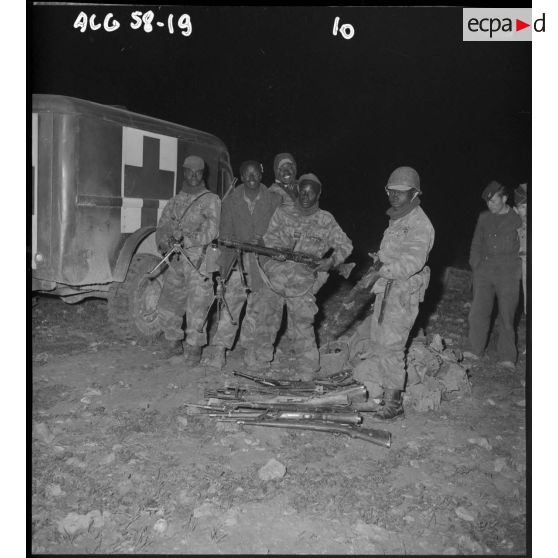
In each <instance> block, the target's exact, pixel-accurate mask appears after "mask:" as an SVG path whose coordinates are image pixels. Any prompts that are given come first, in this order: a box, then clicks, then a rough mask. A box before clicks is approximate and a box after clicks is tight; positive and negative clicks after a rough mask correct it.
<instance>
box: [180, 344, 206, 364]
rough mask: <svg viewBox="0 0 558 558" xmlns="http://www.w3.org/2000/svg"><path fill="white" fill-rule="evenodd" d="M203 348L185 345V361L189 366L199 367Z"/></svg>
mask: <svg viewBox="0 0 558 558" xmlns="http://www.w3.org/2000/svg"><path fill="white" fill-rule="evenodd" d="M201 350H202V348H201V347H196V346H194V345H188V343H184V360H185V361H186V364H187V365H188V366H198V364H199V363H200V358H201Z"/></svg>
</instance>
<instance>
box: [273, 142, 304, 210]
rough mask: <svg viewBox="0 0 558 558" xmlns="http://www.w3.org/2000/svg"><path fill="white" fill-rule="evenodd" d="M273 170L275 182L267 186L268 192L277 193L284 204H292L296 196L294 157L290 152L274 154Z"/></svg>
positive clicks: (296, 184)
mask: <svg viewBox="0 0 558 558" xmlns="http://www.w3.org/2000/svg"><path fill="white" fill-rule="evenodd" d="M273 171H274V173H275V182H274V183H273V184H272V185H271V186H270V187H269V190H270V192H275V193H277V194H279V195H280V196H281V199H282V200H283V203H284V204H286V205H294V203H295V200H296V198H297V196H298V183H297V181H296V161H295V158H294V157H293V156H292V155H291V154H290V153H279V154H277V155H275V159H274V160H273Z"/></svg>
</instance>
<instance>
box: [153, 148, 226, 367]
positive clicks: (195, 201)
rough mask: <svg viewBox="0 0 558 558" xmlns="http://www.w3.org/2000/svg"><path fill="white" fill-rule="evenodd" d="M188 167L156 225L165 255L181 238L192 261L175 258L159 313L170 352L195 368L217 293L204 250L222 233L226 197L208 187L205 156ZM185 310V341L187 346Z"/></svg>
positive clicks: (192, 159)
mask: <svg viewBox="0 0 558 558" xmlns="http://www.w3.org/2000/svg"><path fill="white" fill-rule="evenodd" d="M183 169H184V180H183V182H182V190H181V191H180V192H179V193H178V194H177V195H176V196H175V197H174V198H172V199H171V200H169V202H168V204H167V205H166V206H165V208H164V210H163V213H162V214H161V218H160V219H159V224H158V226H157V233H156V241H157V247H158V249H159V251H160V252H161V253H162V254H165V253H166V252H168V251H169V249H170V248H171V247H172V246H173V244H174V243H175V242H176V241H177V240H178V241H180V242H181V243H182V246H183V249H184V251H185V253H186V255H187V256H188V259H185V258H184V257H183V256H179V257H177V255H173V256H172V257H171V261H170V265H169V269H168V271H167V273H166V276H165V282H164V285H163V289H162V291H161V297H160V299H159V306H158V311H159V319H160V322H161V326H162V328H163V330H164V335H165V340H166V341H167V351H166V355H167V356H171V355H173V354H180V353H181V352H182V350H183V351H184V356H185V358H186V363H187V364H189V365H193V366H195V365H196V364H198V363H199V361H200V356H201V348H202V346H203V345H205V344H206V342H207V335H206V331H205V327H204V328H203V329H202V328H201V326H202V323H203V320H204V318H205V311H206V310H207V306H208V304H209V303H210V301H211V297H212V295H213V285H212V282H211V280H210V277H209V276H208V274H207V273H206V269H205V251H206V249H207V245H208V244H209V243H210V242H211V241H212V240H213V239H215V238H216V237H217V235H218V232H219V214H220V210H221V201H220V199H219V197H218V196H217V195H216V194H213V193H212V192H210V191H209V190H207V188H206V186H205V181H204V169H205V162H204V160H203V159H202V158H200V157H197V156H196V155H190V156H189V157H186V159H184V164H183ZM184 314H186V342H185V343H184V345H183V344H182V340H183V339H184V331H183V330H182V320H183V317H184ZM198 329H202V331H201V332H200V331H198Z"/></svg>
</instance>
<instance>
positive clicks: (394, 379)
mask: <svg viewBox="0 0 558 558" xmlns="http://www.w3.org/2000/svg"><path fill="white" fill-rule="evenodd" d="M386 193H387V195H388V198H389V203H390V205H391V208H390V209H388V211H387V214H388V215H389V217H390V221H389V225H388V228H387V229H386V230H385V232H384V236H383V238H382V242H381V245H380V250H379V252H378V257H379V259H380V261H381V262H382V263H383V265H382V267H381V268H380V270H379V275H380V279H378V280H377V281H376V282H375V284H374V286H373V288H372V292H374V293H376V300H375V303H374V312H373V315H372V316H371V319H370V321H369V322H368V324H370V326H369V327H370V329H369V331H368V335H369V337H368V340H367V341H368V343H367V349H368V351H365V354H364V355H363V356H366V357H367V358H365V359H363V360H362V361H361V362H360V363H359V364H358V365H357V366H356V367H355V369H354V373H353V375H354V376H355V377H356V378H357V379H359V380H360V381H362V383H364V384H365V385H366V387H367V388H368V392H369V395H370V396H371V397H373V396H375V395H376V393H375V392H377V387H378V384H379V386H380V387H381V388H383V403H384V405H383V406H382V409H381V411H379V412H377V413H376V414H375V417H376V418H378V419H380V420H392V419H395V418H397V417H400V416H402V415H403V404H402V401H401V391H402V390H403V389H404V387H405V376H406V372H405V345H406V343H407V338H408V336H409V332H410V331H411V328H412V327H413V324H414V322H415V319H416V317H417V314H418V309H419V302H422V300H423V299H424V294H425V291H426V288H427V287H428V283H429V280H430V269H429V268H428V266H426V265H425V264H426V261H427V259H428V254H429V253H430V250H431V249H432V245H433V243H434V228H433V227H432V223H431V222H430V220H429V219H428V217H427V216H426V214H425V213H424V211H423V210H422V209H421V207H420V199H419V197H418V196H419V194H421V189H420V179H419V175H418V173H417V172H416V171H415V170H414V169H412V168H410V167H399V168H397V169H396V170H395V171H393V172H392V174H391V175H390V177H389V180H388V183H387V186H386ZM389 281H391V285H390V288H389V290H386V285H388V282H389ZM364 284H366V277H365V278H364ZM386 293H388V296H387V297H386V298H385V299H384V296H385V294H386ZM382 305H384V312H383V319H382V322H381V323H379V320H378V318H379V316H380V312H381V309H382Z"/></svg>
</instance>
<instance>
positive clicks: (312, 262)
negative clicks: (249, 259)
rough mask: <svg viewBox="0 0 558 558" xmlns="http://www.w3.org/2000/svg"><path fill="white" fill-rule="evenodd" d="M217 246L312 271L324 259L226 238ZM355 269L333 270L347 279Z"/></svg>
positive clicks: (348, 265)
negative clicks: (292, 263)
mask: <svg viewBox="0 0 558 558" xmlns="http://www.w3.org/2000/svg"><path fill="white" fill-rule="evenodd" d="M216 242H217V245H219V246H225V247H227V248H232V249H233V250H239V251H241V252H250V253H252V254H257V255H259V256H267V257H269V258H272V259H274V260H277V261H287V260H288V261H292V262H297V263H301V264H305V265H307V266H308V267H310V268H311V269H315V268H316V267H318V266H319V265H320V262H321V260H322V258H318V257H317V256H312V255H310V254H304V253H303V252H295V251H293V250H282V249H279V248H269V247H268V246H264V245H262V244H252V243H250V242H237V241H236V240H230V239H226V238H219V239H218V240H217V241H216ZM354 267H355V264H354V263H343V264H339V265H337V266H335V267H333V268H332V271H335V272H337V273H339V275H341V276H342V277H344V278H345V279H347V278H348V277H349V275H350V274H351V271H352V270H353V268H354Z"/></svg>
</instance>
